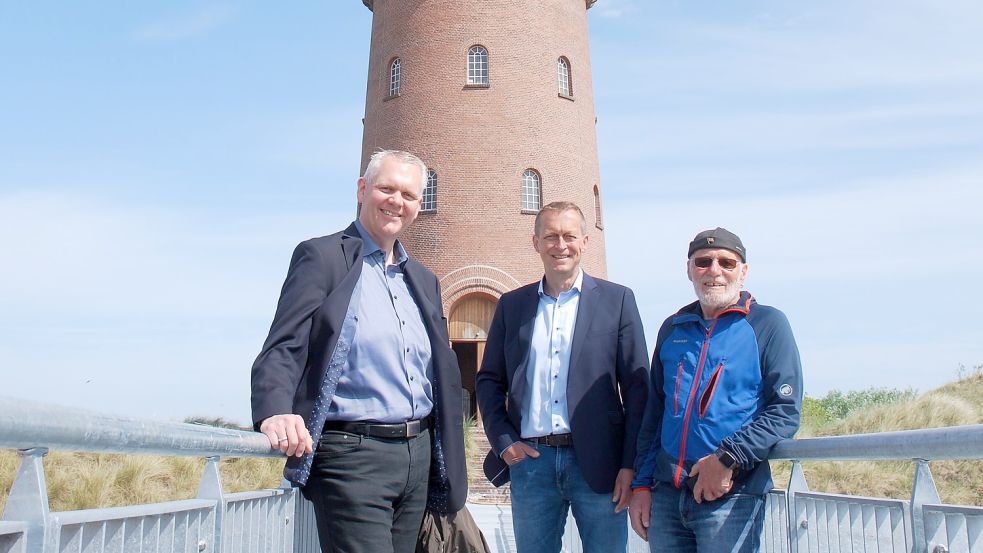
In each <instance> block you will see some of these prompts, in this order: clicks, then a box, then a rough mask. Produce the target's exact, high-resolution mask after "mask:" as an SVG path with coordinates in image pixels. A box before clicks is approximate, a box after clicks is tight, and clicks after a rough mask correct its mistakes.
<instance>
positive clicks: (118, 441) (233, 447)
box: [0, 396, 283, 457]
mask: <svg viewBox="0 0 983 553" xmlns="http://www.w3.org/2000/svg"><path fill="white" fill-rule="evenodd" d="M0 447H3V448H14V449H31V448H47V449H52V450H64V451H91V452H100V453H144V454H151V455H173V456H191V457H215V456H219V457H282V456H283V453H281V452H280V451H279V450H272V449H271V448H270V441H269V440H268V439H267V438H266V436H264V435H262V434H259V433H257V432H244V431H242V430H233V429H228V428H218V427H214V426H208V425H203V424H188V423H181V422H160V421H151V420H145V419H144V420H141V419H136V418H127V417H120V416H116V415H107V414H103V413H96V412H92V411H87V410H83V409H78V408H69V407H60V406H54V405H47V404H43V403H36V402H32V401H25V400H22V399H15V398H10V397H2V396H0Z"/></svg>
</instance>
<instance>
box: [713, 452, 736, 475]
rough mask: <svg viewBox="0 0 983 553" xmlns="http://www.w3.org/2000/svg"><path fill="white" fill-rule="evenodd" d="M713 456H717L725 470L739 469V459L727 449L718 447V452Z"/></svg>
mask: <svg viewBox="0 0 983 553" xmlns="http://www.w3.org/2000/svg"><path fill="white" fill-rule="evenodd" d="M713 454H714V455H716V456H717V459H718V460H719V461H720V464H721V465H723V466H724V468H725V469H728V470H734V468H735V467H737V459H736V458H735V457H734V454H733V453H731V452H729V451H727V450H726V449H724V448H722V447H718V448H717V451H714V452H713Z"/></svg>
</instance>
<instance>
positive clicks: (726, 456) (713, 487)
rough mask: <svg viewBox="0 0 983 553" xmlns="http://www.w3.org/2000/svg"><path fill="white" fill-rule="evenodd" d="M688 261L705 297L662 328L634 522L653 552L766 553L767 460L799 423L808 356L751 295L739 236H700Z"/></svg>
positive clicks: (642, 436)
mask: <svg viewBox="0 0 983 553" xmlns="http://www.w3.org/2000/svg"><path fill="white" fill-rule="evenodd" d="M688 255H689V259H688V261H687V263H686V274H687V276H688V277H689V279H690V281H692V283H693V288H694V290H695V291H696V296H697V298H699V300H698V301H696V302H694V303H692V304H690V305H687V306H686V307H683V308H682V309H680V310H679V312H678V313H676V314H675V315H673V316H671V317H669V318H668V319H666V321H665V322H664V323H663V324H662V327H661V328H660V329H659V335H658V338H657V340H656V347H655V354H654V355H653V358H652V378H651V389H650V393H649V402H648V405H647V406H646V409H645V418H644V420H643V422H642V428H641V430H640V431H639V436H638V457H637V458H636V461H635V471H636V472H635V479H634V481H633V482H632V499H631V504H630V506H629V518H630V520H631V525H632V528H633V529H634V530H635V532H636V533H638V535H639V536H641V537H642V538H643V539H646V540H648V541H649V548H650V550H651V551H653V552H654V551H656V550H658V551H660V552H661V553H672V552H680V553H681V552H694V553H695V552H696V551H697V550H699V551H700V553H710V552H718V551H719V552H738V551H740V552H755V551H758V548H759V545H760V536H761V529H762V526H763V524H764V514H765V513H764V503H765V494H766V493H767V492H768V490H769V489H771V488H772V485H773V484H772V480H771V469H770V467H769V466H768V461H767V459H768V453H769V451H770V450H771V448H772V446H773V445H775V443H777V442H778V441H780V440H782V439H786V438H791V437H792V435H793V434H795V431H796V430H797V429H798V428H799V411H800V409H801V405H802V367H801V364H800V362H799V352H798V349H797V348H796V345H795V339H794V338H793V337H792V330H791V328H790V327H789V324H788V320H787V319H786V318H785V315H783V314H782V312H781V311H779V310H777V309H775V308H773V307H769V306H766V305H760V304H758V303H757V302H755V300H754V299H753V298H752V297H751V294H749V293H747V292H746V291H742V290H741V288H742V286H743V284H744V279H745V277H746V276H747V271H748V266H747V252H746V250H745V248H744V244H743V243H741V239H740V238H738V237H737V235H735V234H733V233H732V232H730V231H728V230H726V229H723V228H719V227H718V228H716V229H713V230H707V231H704V232H701V233H699V234H697V235H696V238H694V239H693V241H692V242H690V245H689V252H688ZM650 538H651V539H650Z"/></svg>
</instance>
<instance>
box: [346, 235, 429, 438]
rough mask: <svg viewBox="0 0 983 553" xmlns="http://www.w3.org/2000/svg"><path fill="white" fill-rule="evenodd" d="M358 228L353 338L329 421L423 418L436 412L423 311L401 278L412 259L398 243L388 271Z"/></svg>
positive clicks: (374, 246)
mask: <svg viewBox="0 0 983 553" xmlns="http://www.w3.org/2000/svg"><path fill="white" fill-rule="evenodd" d="M355 227H356V228H357V229H358V232H359V234H360V235H361V237H362V274H361V275H360V277H359V285H360V287H361V294H360V297H359V301H358V306H357V308H355V309H354V311H355V317H354V319H355V324H356V327H355V336H354V338H353V340H352V343H351V349H350V350H349V352H348V358H347V360H346V362H345V367H344V369H343V370H342V372H341V377H340V379H339V380H338V386H337V388H336V389H335V392H334V397H333V400H332V402H331V406H330V407H329V408H328V413H327V420H345V421H374V422H383V423H394V422H404V421H408V420H417V419H422V418H424V417H426V416H427V415H429V414H430V411H431V409H433V387H432V384H431V383H432V380H433V363H432V360H431V352H430V337H429V335H428V334H427V328H426V326H425V325H424V323H423V313H422V312H421V311H420V308H419V307H417V305H416V301H415V300H414V298H413V294H411V293H410V290H409V285H408V283H407V282H406V280H405V275H404V274H403V266H404V265H405V263H406V260H407V259H409V257H408V256H407V255H406V250H404V249H403V246H402V244H400V243H399V242H398V241H397V242H396V244H395V245H394V252H393V253H394V254H395V255H396V257H397V259H398V260H397V263H396V264H395V265H390V266H388V267H387V266H386V260H385V252H383V251H382V250H381V249H380V248H379V246H378V245H377V244H376V243H375V241H373V240H372V237H371V236H370V235H369V233H368V232H366V230H365V227H363V226H362V224H361V223H360V222H359V221H355ZM353 307H354V306H353Z"/></svg>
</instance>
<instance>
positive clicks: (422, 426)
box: [324, 418, 430, 438]
mask: <svg viewBox="0 0 983 553" xmlns="http://www.w3.org/2000/svg"><path fill="white" fill-rule="evenodd" d="M324 429H325V430H340V431H342V432H350V433H352V434H361V435H362V436H371V437H373V438H413V437H416V436H418V435H419V434H421V433H423V432H426V431H427V430H429V429H430V419H429V418H426V419H420V420H416V421H406V422H397V423H381V422H350V421H328V422H326V423H324Z"/></svg>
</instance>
